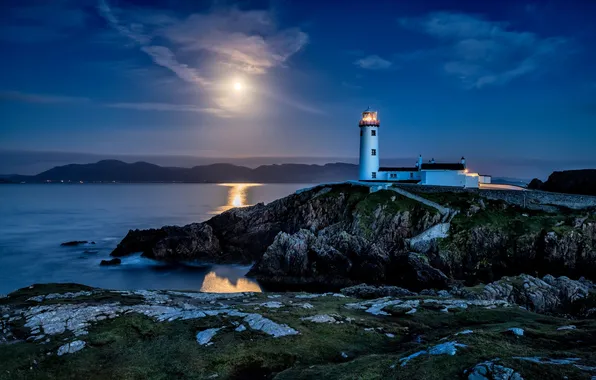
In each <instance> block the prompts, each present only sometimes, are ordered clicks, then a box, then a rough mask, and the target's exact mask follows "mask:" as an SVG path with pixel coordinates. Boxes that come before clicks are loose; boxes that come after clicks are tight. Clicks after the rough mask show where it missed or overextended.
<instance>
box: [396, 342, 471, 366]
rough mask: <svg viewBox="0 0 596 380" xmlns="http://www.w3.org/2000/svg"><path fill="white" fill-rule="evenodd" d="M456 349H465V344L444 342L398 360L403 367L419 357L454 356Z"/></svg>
mask: <svg viewBox="0 0 596 380" xmlns="http://www.w3.org/2000/svg"><path fill="white" fill-rule="evenodd" d="M458 347H467V346H466V345H465V344H462V343H457V342H445V343H441V344H437V345H436V346H433V347H431V348H430V349H428V350H422V351H418V352H415V353H413V354H411V355H409V356H406V357H405V358H401V359H399V362H400V363H401V366H402V367H404V366H405V365H406V364H408V362H409V361H410V360H412V359H414V358H416V357H418V356H421V355H451V356H453V355H455V354H456V352H457V348H458Z"/></svg>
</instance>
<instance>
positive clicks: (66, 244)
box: [60, 240, 95, 247]
mask: <svg viewBox="0 0 596 380" xmlns="http://www.w3.org/2000/svg"><path fill="white" fill-rule="evenodd" d="M83 244H95V242H94V241H92V242H89V241H87V240H73V241H67V242H64V243H62V244H60V245H61V246H63V247H76V246H78V245H83Z"/></svg>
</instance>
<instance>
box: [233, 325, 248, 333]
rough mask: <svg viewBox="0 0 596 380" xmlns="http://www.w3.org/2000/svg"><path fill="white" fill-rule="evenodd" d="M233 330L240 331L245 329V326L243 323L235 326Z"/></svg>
mask: <svg viewBox="0 0 596 380" xmlns="http://www.w3.org/2000/svg"><path fill="white" fill-rule="evenodd" d="M234 331H236V332H242V331H246V326H244V325H239V326H238V327H236V328H235V329H234Z"/></svg>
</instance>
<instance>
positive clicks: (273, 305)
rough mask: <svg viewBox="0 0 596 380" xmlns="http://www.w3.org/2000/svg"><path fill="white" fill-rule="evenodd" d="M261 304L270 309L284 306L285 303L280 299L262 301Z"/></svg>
mask: <svg viewBox="0 0 596 380" xmlns="http://www.w3.org/2000/svg"><path fill="white" fill-rule="evenodd" d="M261 306H263V307H267V308H269V309H279V308H280V307H283V306H284V304H283V303H281V302H279V301H269V302H265V303H262V304H261Z"/></svg>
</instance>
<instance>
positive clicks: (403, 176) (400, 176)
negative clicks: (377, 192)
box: [386, 172, 420, 181]
mask: <svg viewBox="0 0 596 380" xmlns="http://www.w3.org/2000/svg"><path fill="white" fill-rule="evenodd" d="M386 173H387V180H388V181H413V180H414V181H415V180H420V172H386ZM393 174H395V178H394V177H392V175H393ZM410 174H412V175H410Z"/></svg>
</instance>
